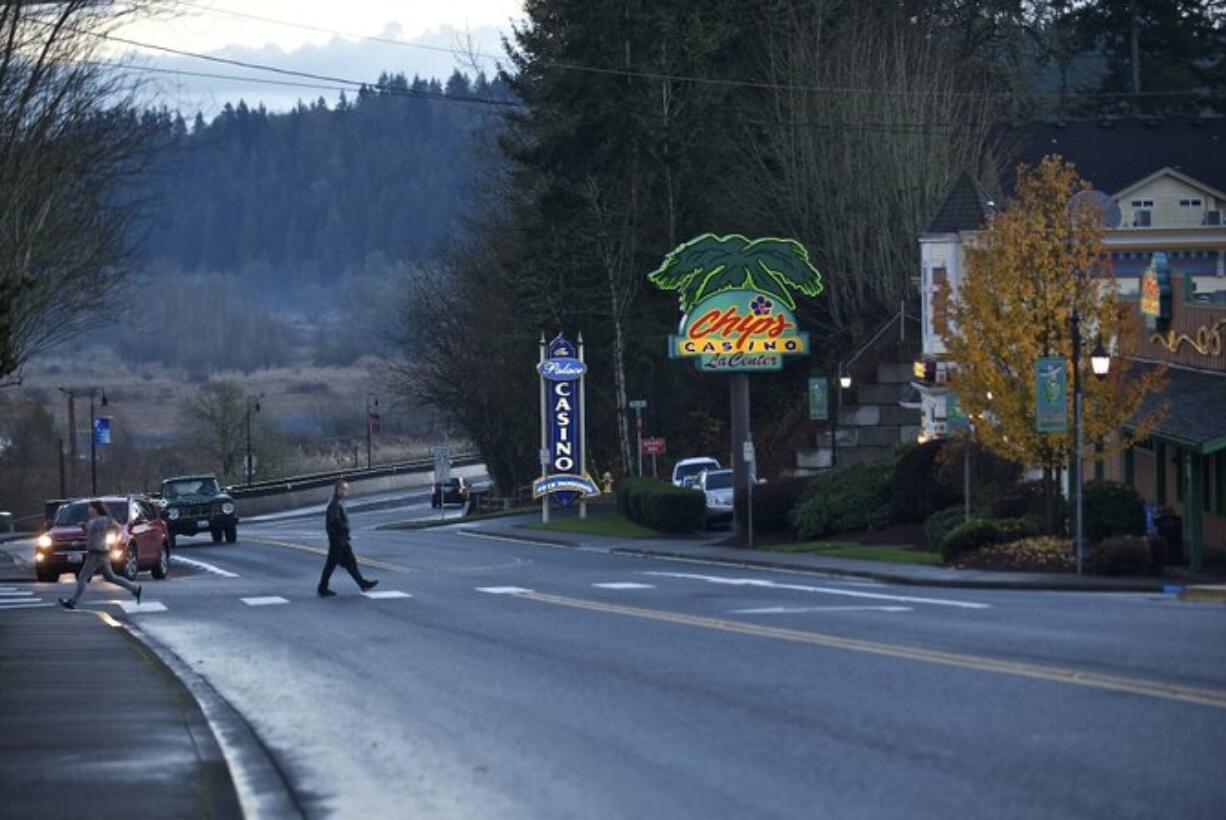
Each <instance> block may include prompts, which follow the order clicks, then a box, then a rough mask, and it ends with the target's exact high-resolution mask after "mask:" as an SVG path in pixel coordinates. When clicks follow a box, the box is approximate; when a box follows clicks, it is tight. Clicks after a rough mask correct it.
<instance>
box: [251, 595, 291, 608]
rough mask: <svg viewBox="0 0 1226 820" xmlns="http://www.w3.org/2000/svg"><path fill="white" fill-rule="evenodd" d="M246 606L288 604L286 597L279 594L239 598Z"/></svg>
mask: <svg viewBox="0 0 1226 820" xmlns="http://www.w3.org/2000/svg"><path fill="white" fill-rule="evenodd" d="M239 600H241V601H242V602H243V603H244V604H246V605H247V606H275V605H276V604H288V603H289V599H288V598H282V597H281V596H280V595H264V596H262V597H256V598H240V599H239Z"/></svg>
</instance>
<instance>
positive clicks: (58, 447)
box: [55, 438, 68, 498]
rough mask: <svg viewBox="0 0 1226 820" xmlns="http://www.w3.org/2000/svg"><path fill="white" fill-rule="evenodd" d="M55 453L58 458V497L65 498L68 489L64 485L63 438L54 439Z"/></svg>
mask: <svg viewBox="0 0 1226 820" xmlns="http://www.w3.org/2000/svg"><path fill="white" fill-rule="evenodd" d="M55 453H56V455H58V456H59V459H60V498H67V497H68V489H67V488H66V487H65V486H64V439H62V438H57V439H56V440H55Z"/></svg>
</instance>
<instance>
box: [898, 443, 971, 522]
mask: <svg viewBox="0 0 1226 820" xmlns="http://www.w3.org/2000/svg"><path fill="white" fill-rule="evenodd" d="M945 446H946V443H945V441H944V440H943V439H939V440H936V441H926V442H924V443H923V444H921V445H919V446H917V447H912V448H911V449H909V450H907V451H906V452H905V453H903V454H902V456H901V457H900V458H899V459H898V463H897V464H895V465H894V473H893V475H892V476H891V478H890V489H891V492H892V495H893V504H894V515H895V517H896V518H897V520H899V521H923V520H925V519H927V518H928V516H930V515H932V514H933V513H934V512H936V511H937V510H940V509H944V508H945V507H949V506H951V505H952V504H953V503H954V502H956V501H957V500H958V499H959V498H961V496H962V490H961V487H954V486H952V484H953V482H951V481H950V480H949V479H950V476H949V474H948V473H949V471H947V470H942V469H940V467H941V465H940V463H939V461H938V460H939V459H940V458H941V452H942V450H943V448H944V447H945Z"/></svg>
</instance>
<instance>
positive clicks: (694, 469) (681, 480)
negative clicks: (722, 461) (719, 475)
mask: <svg viewBox="0 0 1226 820" xmlns="http://www.w3.org/2000/svg"><path fill="white" fill-rule="evenodd" d="M718 469H719V462H718V461H716V460H715V459H713V458H707V457H705V456H704V457H702V458H683V459H681V460H680V461H678V462H677V463H676V465H675V466H674V467H673V484H675V485H677V486H678V487H685V486H687V485H690V484H694V483H695V482H697V481H698V478H699V476H701V475H702V473H703V471H704V470H718Z"/></svg>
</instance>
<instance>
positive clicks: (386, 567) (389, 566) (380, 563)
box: [243, 536, 416, 572]
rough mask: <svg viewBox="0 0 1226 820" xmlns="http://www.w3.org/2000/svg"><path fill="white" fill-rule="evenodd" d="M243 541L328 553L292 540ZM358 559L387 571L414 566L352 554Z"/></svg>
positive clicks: (363, 563)
mask: <svg viewBox="0 0 1226 820" xmlns="http://www.w3.org/2000/svg"><path fill="white" fill-rule="evenodd" d="M243 540H244V541H254V542H255V543H257V544H268V545H270V546H276V547H287V548H288V549H292V550H302V551H303V552H313V553H315V554H316V555H324V556H326V555H327V554H328V550H327V548H325V547H312V546H311V545H309V544H296V543H294V542H293V541H278V540H277V539H275V538H252V537H250V536H247V537H245V538H244V539H243ZM354 557H355V558H357V559H358V563H359V564H361V565H362V566H365V567H374V568H375V569H384V570H387V571H389V572H415V571H416V568H415V567H406V566H405V565H403V564H389V563H388V562H387V561H379V560H376V559H374V558H363V557H362V556H360V555H356V554H355V555H354Z"/></svg>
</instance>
